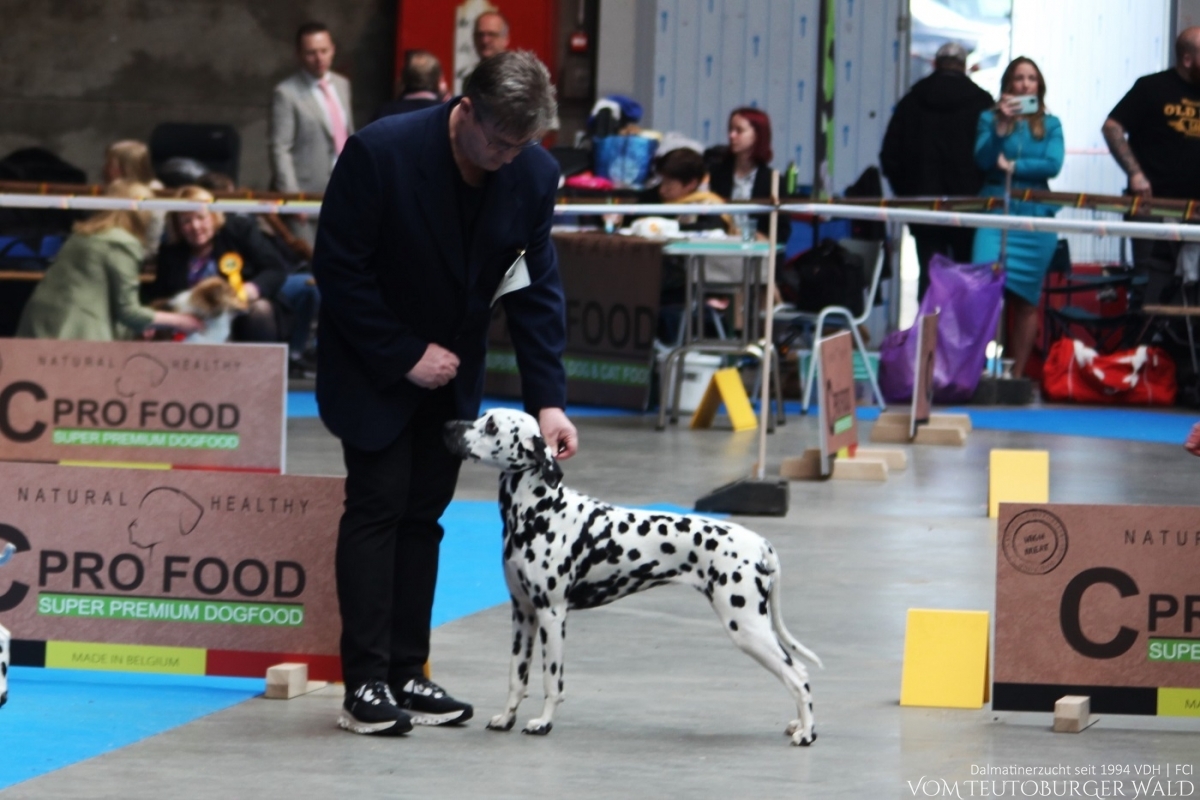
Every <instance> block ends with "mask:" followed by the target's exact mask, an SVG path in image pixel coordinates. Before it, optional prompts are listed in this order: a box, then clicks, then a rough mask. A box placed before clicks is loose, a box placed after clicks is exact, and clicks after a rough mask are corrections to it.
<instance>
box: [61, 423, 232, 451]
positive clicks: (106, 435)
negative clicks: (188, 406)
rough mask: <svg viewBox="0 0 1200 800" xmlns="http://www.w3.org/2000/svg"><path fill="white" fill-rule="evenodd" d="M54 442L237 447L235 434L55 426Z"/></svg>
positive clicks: (109, 445) (219, 448) (191, 448)
mask: <svg viewBox="0 0 1200 800" xmlns="http://www.w3.org/2000/svg"><path fill="white" fill-rule="evenodd" d="M53 441H54V444H83V445H93V446H97V447H165V448H172V449H176V450H237V449H238V446H239V445H240V444H241V436H240V435H238V434H236V433H196V432H190V431H189V432H175V431H122V430H112V429H108V430H105V429H103V428H55V429H54V438H53Z"/></svg>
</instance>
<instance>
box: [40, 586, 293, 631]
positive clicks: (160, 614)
mask: <svg viewBox="0 0 1200 800" xmlns="http://www.w3.org/2000/svg"><path fill="white" fill-rule="evenodd" d="M38 614H41V615H42V616H47V617H87V618H91V619H132V620H140V621H151V622H212V623H217V624H221V625H267V626H271V627H282V628H298V627H300V626H301V625H303V624H304V606H302V605H285V604H282V603H236V602H235V603H231V602H225V601H221V600H176V599H173V598H166V597H112V596H109V595H99V594H52V593H42V594H39V595H38Z"/></svg>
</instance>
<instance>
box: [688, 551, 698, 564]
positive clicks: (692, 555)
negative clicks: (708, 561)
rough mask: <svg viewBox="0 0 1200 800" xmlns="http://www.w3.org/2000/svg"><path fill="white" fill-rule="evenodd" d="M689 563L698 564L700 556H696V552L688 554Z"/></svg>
mask: <svg viewBox="0 0 1200 800" xmlns="http://www.w3.org/2000/svg"><path fill="white" fill-rule="evenodd" d="M688 561H689V562H690V563H692V564H697V563H699V561H700V556H698V555H696V553H695V551H690V552H688Z"/></svg>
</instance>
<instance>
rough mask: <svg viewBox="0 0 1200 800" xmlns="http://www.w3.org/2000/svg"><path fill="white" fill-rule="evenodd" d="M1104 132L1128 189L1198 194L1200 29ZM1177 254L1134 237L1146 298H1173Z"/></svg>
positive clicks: (1126, 100) (1135, 91)
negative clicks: (1168, 66) (1122, 172)
mask: <svg viewBox="0 0 1200 800" xmlns="http://www.w3.org/2000/svg"><path fill="white" fill-rule="evenodd" d="M1102 131H1103V133H1104V140H1105V141H1106V142H1107V143H1108V149H1109V151H1110V152H1111V153H1112V155H1113V158H1115V159H1116V160H1117V163H1118V164H1120V165H1121V169H1123V170H1125V174H1126V175H1128V176H1129V192H1130V193H1132V194H1136V195H1138V196H1139V197H1142V198H1144V199H1149V198H1150V197H1164V198H1175V199H1191V198H1197V197H1200V27H1191V28H1187V29H1185V30H1183V31H1182V32H1181V33H1180V34H1179V37H1178V38H1177V39H1176V40H1175V66H1174V68H1172V69H1168V70H1164V71H1163V72H1156V73H1155V74H1153V75H1145V76H1143V77H1141V78H1138V80H1137V82H1136V83H1134V84H1133V88H1132V89H1130V90H1129V92H1128V93H1127V94H1126V95H1125V96H1124V97H1123V98H1121V102H1119V103H1117V105H1116V107H1115V108H1114V109H1113V110H1112V112H1111V113H1109V115H1108V119H1106V120H1105V121H1104V127H1103V128H1102ZM1126 136H1128V139H1126ZM1178 252H1179V245H1178V244H1177V243H1173V242H1155V241H1151V240H1139V239H1135V240H1133V263H1134V267H1135V268H1136V269H1138V270H1139V271H1142V272H1144V273H1146V274H1147V276H1148V278H1149V283H1148V284H1147V286H1146V289H1145V294H1144V297H1145V300H1146V302H1150V303H1158V302H1170V295H1171V293H1172V288H1173V286H1174V275H1175V258H1176V255H1177V254H1178ZM1131 300H1132V302H1133V303H1134V304H1137V303H1138V302H1139V299H1138V298H1136V297H1134V298H1131Z"/></svg>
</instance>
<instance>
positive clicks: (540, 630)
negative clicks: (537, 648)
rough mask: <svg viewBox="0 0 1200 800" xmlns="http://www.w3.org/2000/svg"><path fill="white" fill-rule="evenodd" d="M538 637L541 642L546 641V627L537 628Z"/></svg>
mask: <svg viewBox="0 0 1200 800" xmlns="http://www.w3.org/2000/svg"><path fill="white" fill-rule="evenodd" d="M538 638H539V639H541V640H542V644H545V643H546V629H545V628H538Z"/></svg>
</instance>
